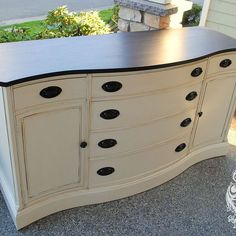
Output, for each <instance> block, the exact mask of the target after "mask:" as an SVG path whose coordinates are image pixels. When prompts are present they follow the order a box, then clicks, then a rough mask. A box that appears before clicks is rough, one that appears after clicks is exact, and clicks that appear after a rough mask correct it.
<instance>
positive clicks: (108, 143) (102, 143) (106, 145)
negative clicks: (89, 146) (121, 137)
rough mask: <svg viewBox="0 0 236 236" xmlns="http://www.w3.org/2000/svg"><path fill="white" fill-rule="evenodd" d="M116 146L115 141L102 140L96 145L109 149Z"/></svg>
mask: <svg viewBox="0 0 236 236" xmlns="http://www.w3.org/2000/svg"><path fill="white" fill-rule="evenodd" d="M116 144H117V141H116V140H115V139H104V140H102V141H100V142H99V143H98V146H99V147H101V148H111V147H114V146H115V145H116Z"/></svg>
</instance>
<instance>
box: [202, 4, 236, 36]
mask: <svg viewBox="0 0 236 236" xmlns="http://www.w3.org/2000/svg"><path fill="white" fill-rule="evenodd" d="M206 1H208V2H209V0H206ZM207 5H209V8H208V11H207V9H203V14H202V17H203V19H202V22H201V25H205V26H206V27H209V28H212V29H214V30H217V31H220V32H222V33H225V34H227V35H229V36H231V37H234V38H236V0H211V1H210V2H209V3H208V4H207V3H206V2H205V6H204V7H207ZM204 10H205V12H204ZM204 14H205V15H204ZM204 18H205V19H204Z"/></svg>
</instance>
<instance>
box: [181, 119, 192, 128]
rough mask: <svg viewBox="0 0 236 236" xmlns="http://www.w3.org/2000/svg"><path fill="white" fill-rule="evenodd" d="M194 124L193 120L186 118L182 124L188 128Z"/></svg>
mask: <svg viewBox="0 0 236 236" xmlns="http://www.w3.org/2000/svg"><path fill="white" fill-rule="evenodd" d="M191 122H192V119H191V118H186V119H185V120H183V121H182V122H181V124H180V126H181V127H187V126H188V125H190V124H191Z"/></svg>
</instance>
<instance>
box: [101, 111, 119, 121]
mask: <svg viewBox="0 0 236 236" xmlns="http://www.w3.org/2000/svg"><path fill="white" fill-rule="evenodd" d="M119 115H120V112H119V111H118V110H115V109H109V110H106V111H103V112H101V114H100V117H102V118H103V119H105V120H112V119H115V118H116V117H118V116H119Z"/></svg>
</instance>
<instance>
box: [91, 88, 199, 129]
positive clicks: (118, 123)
mask: <svg viewBox="0 0 236 236" xmlns="http://www.w3.org/2000/svg"><path fill="white" fill-rule="evenodd" d="M200 86H201V84H195V85H191V86H187V87H181V88H176V89H171V90H168V91H166V92H161V93H156V94H151V95H148V96H137V97H132V98H129V99H124V100H116V101H99V102H93V103H92V117H91V122H92V123H91V128H92V130H99V129H102V130H103V129H109V128H121V127H129V126H134V125H138V124H142V123H148V122H149V121H152V120H156V119H158V118H161V117H165V116H170V115H174V114H177V113H180V112H182V111H184V110H187V109H190V108H195V107H196V105H197V102H198V97H199V96H197V97H196V98H195V99H193V100H191V101H187V100H186V96H187V95H188V94H189V93H191V92H193V91H195V92H196V93H197V94H198V95H199V91H200ZM108 109H115V110H117V111H119V113H120V114H119V116H118V117H116V118H115V119H111V120H106V119H103V118H102V117H101V116H100V114H101V113H102V112H103V111H106V110H108Z"/></svg>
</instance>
